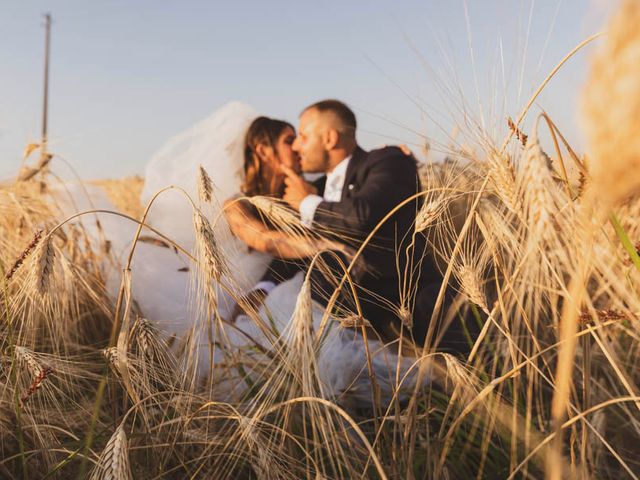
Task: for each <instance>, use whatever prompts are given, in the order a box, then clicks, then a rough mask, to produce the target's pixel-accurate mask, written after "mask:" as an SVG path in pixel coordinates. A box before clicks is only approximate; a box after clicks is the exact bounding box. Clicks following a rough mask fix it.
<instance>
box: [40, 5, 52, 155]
mask: <svg viewBox="0 0 640 480" xmlns="http://www.w3.org/2000/svg"><path fill="white" fill-rule="evenodd" d="M44 21H45V24H44V28H45V37H44V95H43V98H42V103H43V105H42V138H41V140H40V162H41V163H44V161H43V160H44V158H45V157H46V156H47V120H48V118H47V117H48V113H49V44H50V42H51V14H50V13H46V14H45V15H44Z"/></svg>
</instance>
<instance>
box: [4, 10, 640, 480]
mask: <svg viewBox="0 0 640 480" xmlns="http://www.w3.org/2000/svg"><path fill="white" fill-rule="evenodd" d="M639 24H640V3H639V2H638V1H637V0H627V1H626V2H623V4H622V7H621V10H620V11H619V13H618V14H617V15H616V16H614V17H613V20H612V21H611V24H610V26H609V29H608V31H607V35H606V37H605V38H603V39H602V40H599V42H600V45H599V49H598V53H597V55H596V57H595V58H594V59H593V62H592V67H591V72H590V74H589V77H588V78H587V79H585V86H584V93H583V100H584V101H583V116H584V119H585V123H586V124H587V134H588V140H589V149H588V151H587V152H576V151H574V149H573V148H572V147H571V145H569V144H568V143H567V142H566V141H565V139H564V137H563V135H562V133H561V126H558V125H556V124H555V123H554V121H553V119H551V118H549V117H548V116H547V115H546V114H544V113H541V112H539V111H536V110H535V107H531V105H533V104H534V100H535V97H534V98H532V99H531V102H529V104H528V106H527V107H526V108H525V109H524V110H523V111H522V112H521V114H520V115H519V116H518V117H517V118H515V119H513V120H511V119H510V120H509V126H508V130H507V132H508V133H507V135H506V138H489V137H488V136H484V135H480V138H479V141H478V147H477V148H475V149H473V150H466V149H465V150H458V151H451V152H450V156H449V159H448V161H446V162H444V163H429V164H425V165H424V166H423V170H422V178H423V187H424V190H423V191H422V192H421V193H420V196H421V197H422V198H423V199H424V203H423V207H422V209H421V210H420V211H419V212H418V215H417V221H416V227H415V228H416V231H415V232H413V234H414V235H420V236H424V237H426V239H427V241H428V245H429V249H428V252H429V255H430V256H432V257H433V260H435V263H436V264H437V265H438V266H439V268H440V269H441V271H442V274H443V276H444V278H445V280H446V281H447V282H449V283H450V285H452V286H453V287H454V288H455V289H456V291H457V292H458V297H457V301H456V302H454V303H453V304H446V303H444V302H437V304H436V307H435V310H434V312H433V315H432V318H433V319H436V318H444V319H449V320H450V319H452V318H455V317H456V315H458V314H459V312H460V311H462V310H463V309H466V310H467V311H469V312H470V316H471V317H472V319H473V321H475V322H477V323H478V327H479V331H480V333H479V335H478V336H477V338H472V339H471V338H470V342H471V343H472V348H471V353H470V354H469V355H468V356H467V357H465V358H463V357H457V356H453V355H450V354H447V353H443V352H440V351H438V349H437V348H432V346H433V345H434V342H430V343H427V345H426V346H425V347H424V348H422V347H418V346H415V345H411V343H410V342H409V341H408V340H407V339H404V338H403V339H402V341H401V342H400V345H402V354H403V355H404V356H405V357H407V358H409V359H410V360H411V362H412V363H413V370H414V372H415V373H417V375H418V377H422V376H428V377H429V378H430V379H431V381H430V383H429V384H428V386H424V385H423V384H421V383H420V381H418V382H414V385H416V386H415V387H413V388H410V389H409V390H407V388H406V385H404V383H405V380H406V379H405V378H402V377H401V375H400V374H399V373H398V372H394V375H395V377H394V378H393V381H391V382H390V387H389V388H390V392H391V397H390V399H389V401H387V402H376V401H375V399H376V393H379V392H377V383H376V379H375V378H374V379H372V381H371V383H370V386H371V390H372V391H371V392H366V393H367V395H370V396H372V398H373V399H374V400H372V404H373V405H372V408H360V407H359V406H358V405H357V403H354V402H353V401H352V397H351V396H350V395H351V393H353V394H354V395H355V394H356V393H358V394H360V393H361V392H349V391H348V389H347V390H345V391H344V392H342V393H341V395H329V394H327V392H326V390H325V389H324V388H323V387H322V385H321V384H320V381H319V379H318V374H317V369H318V365H317V361H316V357H317V355H318V351H319V349H320V346H321V343H322V341H323V339H322V337H321V336H318V335H315V333H317V332H313V331H312V329H310V328H309V322H310V320H309V319H310V314H309V310H310V308H311V307H310V306H309V302H310V298H309V292H308V285H307V284H306V283H305V285H304V287H303V289H302V291H301V292H300V294H299V298H298V302H297V304H296V309H295V311H294V314H293V317H292V319H291V330H290V331H287V332H282V331H274V330H273V327H272V326H270V325H267V324H266V323H265V322H264V320H261V319H260V318H258V317H257V316H256V315H254V317H255V322H256V323H257V324H258V326H259V327H260V328H262V329H263V330H264V332H265V336H266V338H268V339H269V342H268V344H267V345H264V342H255V343H252V342H251V339H249V342H248V345H247V346H245V347H243V348H241V349H238V350H237V351H231V350H230V351H228V352H225V356H224V361H223V362H219V363H217V364H215V365H212V366H211V367H210V368H211V372H210V375H208V376H207V377H206V378H205V379H202V377H200V376H198V375H196V371H195V367H194V365H193V362H192V353H193V349H194V345H193V338H190V337H188V336H187V337H185V338H167V337H166V336H164V335H162V333H161V332H160V331H159V330H158V328H157V326H156V325H155V324H154V322H153V319H146V318H144V316H143V313H144V312H141V311H140V310H139V308H138V307H137V305H136V302H135V298H133V297H132V295H131V283H130V282H131V270H130V267H131V263H130V261H131V258H132V257H133V256H134V255H135V253H136V245H139V243H140V241H141V240H140V238H141V237H142V236H143V235H146V233H149V232H148V231H147V229H146V228H143V227H144V218H145V213H146V210H145V209H146V207H147V206H146V205H141V203H140V200H139V195H140V190H141V185H142V182H143V180H142V179H140V178H130V179H125V180H119V181H103V182H98V183H95V184H92V185H93V186H94V187H95V186H98V187H99V188H102V189H104V191H105V193H106V194H107V195H108V197H109V198H111V199H112V201H113V203H114V205H115V206H116V208H117V209H118V211H117V213H119V214H120V215H125V216H127V218H128V220H127V221H130V222H131V223H132V225H133V226H134V227H136V228H137V226H138V225H140V229H139V230H137V231H136V236H135V238H132V239H131V240H132V243H131V254H130V256H129V258H128V260H129V262H128V263H126V264H117V265H115V266H114V262H117V259H115V258H114V256H113V255H112V252H111V251H110V248H109V240H108V239H106V238H103V239H102V240H99V238H100V236H99V235H98V236H96V235H94V234H89V233H88V232H87V230H86V228H85V227H86V224H87V223H88V222H93V223H92V225H93V224H94V223H95V221H94V220H92V218H93V217H92V211H88V212H86V213H82V214H79V216H80V217H82V218H85V219H86V222H85V223H79V222H77V221H72V220H70V219H65V218H63V215H62V214H61V211H62V210H61V208H60V206H59V205H58V203H57V202H58V200H57V198H56V196H55V195H53V194H52V193H51V192H52V187H54V186H55V185H56V182H57V180H56V178H54V177H52V176H51V175H50V174H48V173H47V170H46V168H45V169H43V170H42V171H40V172H39V173H37V174H36V175H34V176H32V178H31V179H29V180H27V181H15V182H9V183H6V184H3V185H2V186H0V218H2V221H1V222H0V278H2V287H1V288H2V301H1V306H0V312H1V313H0V362H1V365H2V367H1V369H0V477H1V478H92V479H94V478H95V479H132V478H150V479H151V478H153V479H156V478H157V479H160V478H256V479H280V478H281V479H290V478H305V479H306V478H308V479H334V478H335V479H338V478H382V479H392V478H393V479H405V478H406V479H421V478H444V479H466V478H478V479H480V478H549V479H554V480H555V479H561V478H579V479H583V478H598V479H599V478H615V479H618V478H638V477H640V460H639V458H640V456H639V455H638V454H639V453H640V447H638V442H639V440H640V390H639V385H640V319H639V318H638V316H639V315H640V255H639V252H638V249H640V195H639V194H640V168H638V167H639V166H640V165H639V163H640V160H639V159H640V137H639V136H638V131H639V130H640V30H638V28H637V26H638V25H639ZM551 77H552V75H550V77H549V79H548V80H550V81H552V78H551ZM525 117H527V118H534V119H535V121H531V122H529V123H530V124H531V125H532V126H531V129H530V131H523V120H524V118H525ZM505 127H507V126H506V125H505ZM543 133H544V134H545V135H548V136H549V137H550V138H551V139H552V142H551V147H549V148H547V149H546V150H545V147H544V146H543V144H542V142H541V141H540V137H541V135H543ZM470 152H473V153H470ZM51 161H52V162H55V161H56V159H55V155H54V157H53V159H52V160H51ZM571 172H573V173H571ZM197 175H200V178H201V179H202V182H203V188H202V189H201V190H202V191H201V195H200V198H198V199H194V200H193V212H194V229H195V233H196V238H197V248H196V251H195V252H188V251H180V246H179V245H173V244H171V240H170V239H171V238H172V232H154V233H155V234H156V240H157V241H158V242H165V243H168V244H169V245H170V247H171V248H174V249H175V251H176V252H179V254H180V255H182V256H183V258H184V259H185V262H187V263H188V265H189V267H188V268H190V269H192V270H193V271H194V273H196V275H197V277H198V278H199V281H195V282H194V283H193V287H192V288H193V292H192V293H193V295H194V297H198V298H200V299H201V301H200V302H199V303H200V304H201V305H200V306H201V308H203V309H204V310H205V311H206V312H208V316H209V317H210V318H213V319H214V322H218V320H217V318H218V317H219V315H216V308H217V305H216V296H215V292H212V289H211V288H210V285H211V282H212V280H213V281H222V280H221V279H222V278H231V279H232V278H233V272H229V271H228V269H227V267H226V263H225V258H224V253H223V252H220V251H219V250H218V249H217V247H216V239H215V233H214V229H213V227H212V224H215V221H216V219H213V218H207V215H206V208H205V207H206V203H207V202H208V201H211V188H210V185H209V187H207V185H208V183H207V182H209V181H211V180H212V181H213V183H214V184H215V175H214V174H213V172H209V175H211V179H209V178H208V175H207V174H206V172H204V174H203V173H202V172H194V177H195V176H197ZM253 201H254V204H255V205H256V207H257V208H260V209H261V210H262V211H263V213H264V214H265V215H266V216H268V217H270V219H271V220H272V221H273V222H274V223H278V222H279V223H281V224H283V225H284V226H285V227H288V228H289V231H290V232H291V234H292V235H297V234H300V231H299V230H298V229H297V228H296V221H297V220H296V219H295V218H293V217H291V215H290V212H288V211H285V210H282V209H281V208H280V207H279V206H278V204H273V203H269V202H266V201H264V200H262V201H258V200H255V199H254V200H253ZM261 202H262V203H261ZM94 227H95V228H97V231H98V232H99V231H100V228H101V227H100V225H99V224H98V225H93V227H92V228H94ZM145 232H146V233H145ZM160 234H162V235H163V236H162V237H161V236H160ZM97 239H98V240H97ZM107 268H115V269H116V270H117V271H118V272H120V288H119V295H118V297H117V299H113V298H111V297H110V296H109V295H108V292H107V289H106V286H105V285H106V283H107V280H106V275H107V273H106V269H107ZM228 288H229V290H230V292H231V293H232V294H233V295H235V296H239V294H240V292H238V291H237V290H236V289H234V287H233V283H232V281H230V283H229V286H228ZM411 313H412V312H411V311H409V312H408V313H407V316H408V318H411ZM418 320H420V319H413V320H412V321H418ZM423 321H427V319H423ZM346 323H348V322H345V324H344V325H341V326H339V327H340V328H352V327H353V324H350V325H347V324H346ZM356 323H357V322H356ZM445 324H446V321H445V322H444V324H443V323H436V322H432V324H431V327H430V331H429V333H428V338H429V339H437V338H439V336H440V335H441V334H442V329H443V328H444V326H443V325H445ZM216 325H217V323H216ZM218 327H219V325H218ZM216 328H217V327H216ZM223 330H224V328H220V331H223ZM362 331H363V333H364V332H365V330H364V327H363V329H362ZM222 335H223V336H224V333H222ZM285 337H286V341H285V340H283V339H285ZM221 343H223V342H221ZM220 348H223V349H224V347H220ZM368 354H369V352H367V355H368ZM378 380H380V379H378ZM230 382H231V383H234V382H235V383H237V384H241V387H242V388H241V389H240V390H241V394H238V395H232V396H227V397H225V398H222V397H221V396H220V395H218V394H217V392H218V391H219V389H221V388H223V386H224V388H225V389H228V388H229V384H230ZM418 385H422V386H418ZM401 392H402V393H401Z"/></svg>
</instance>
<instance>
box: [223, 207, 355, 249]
mask: <svg viewBox="0 0 640 480" xmlns="http://www.w3.org/2000/svg"><path fill="white" fill-rule="evenodd" d="M224 212H225V217H226V219H227V222H228V223H229V227H230V228H231V231H232V232H233V234H234V235H235V236H236V237H238V238H239V239H240V240H242V241H243V242H244V243H246V244H247V245H248V246H250V247H251V248H253V249H254V250H258V251H260V252H264V253H268V254H269V255H273V256H274V257H279V258H287V259H293V258H305V257H311V256H313V255H315V254H316V253H317V252H319V251H321V250H344V246H343V245H340V244H338V243H336V242H331V241H329V240H326V239H316V238H306V237H294V236H291V235H290V234H287V233H284V232H280V231H278V230H272V229H270V228H269V227H268V226H267V225H265V224H264V222H263V221H262V220H261V219H260V218H258V217H257V216H256V215H255V214H254V213H253V211H252V209H250V208H249V207H248V202H247V201H246V200H237V199H230V200H227V201H226V202H225V208H224Z"/></svg>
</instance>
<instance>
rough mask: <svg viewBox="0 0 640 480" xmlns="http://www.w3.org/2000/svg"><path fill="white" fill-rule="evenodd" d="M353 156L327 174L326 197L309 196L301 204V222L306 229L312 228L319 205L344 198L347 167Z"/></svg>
mask: <svg viewBox="0 0 640 480" xmlns="http://www.w3.org/2000/svg"><path fill="white" fill-rule="evenodd" d="M349 160H351V155H349V156H348V157H347V158H345V159H344V160H342V161H341V162H340V163H339V164H338V165H336V166H335V167H334V169H333V170H331V171H330V172H328V173H327V182H326V183H325V186H324V195H323V196H322V197H321V196H320V195H307V196H306V197H304V199H303V200H302V202H300V220H301V221H302V224H303V225H305V226H306V227H311V225H312V224H313V217H314V215H315V214H316V209H317V208H318V205H320V204H321V203H322V202H324V201H326V202H339V201H340V199H341V198H342V188H343V187H344V181H345V178H346V176H347V167H348V166H349Z"/></svg>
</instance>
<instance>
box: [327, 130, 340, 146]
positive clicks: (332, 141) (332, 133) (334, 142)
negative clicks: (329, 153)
mask: <svg viewBox="0 0 640 480" xmlns="http://www.w3.org/2000/svg"><path fill="white" fill-rule="evenodd" d="M339 141H340V132H338V130H336V129H335V128H328V129H327V132H326V134H325V142H324V144H325V145H324V146H325V149H326V150H333V149H334V148H336V147H337V146H338V142H339Z"/></svg>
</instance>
